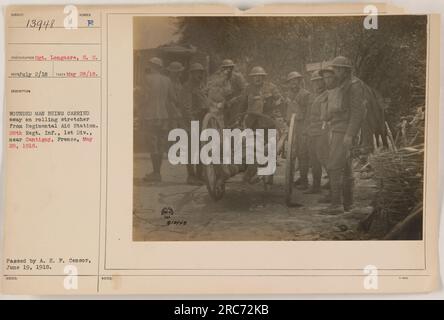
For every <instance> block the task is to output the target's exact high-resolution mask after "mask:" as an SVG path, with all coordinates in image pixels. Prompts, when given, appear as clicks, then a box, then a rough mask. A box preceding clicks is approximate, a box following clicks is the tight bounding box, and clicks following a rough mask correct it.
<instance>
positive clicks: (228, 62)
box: [221, 59, 234, 68]
mask: <svg viewBox="0 0 444 320" xmlns="http://www.w3.org/2000/svg"><path fill="white" fill-rule="evenodd" d="M221 67H222V68H231V67H234V62H233V60H231V59H225V60H224V61H222V66H221Z"/></svg>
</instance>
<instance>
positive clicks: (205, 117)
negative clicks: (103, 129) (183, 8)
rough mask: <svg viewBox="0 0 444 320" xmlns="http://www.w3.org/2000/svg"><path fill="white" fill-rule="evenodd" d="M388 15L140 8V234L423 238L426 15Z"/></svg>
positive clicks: (136, 23) (162, 237)
mask: <svg viewBox="0 0 444 320" xmlns="http://www.w3.org/2000/svg"><path fill="white" fill-rule="evenodd" d="M377 22H378V23H377V26H374V25H373V26H371V25H370V26H368V25H367V26H366V25H365V23H364V18H363V17H360V16H341V17H178V18H172V17H134V18H133V48H134V135H133V141H134V158H133V174H134V177H133V178H134V188H133V240H134V241H170V240H191V241H200V240H206V241H207V240H218V241H230V240H246V241H249V240H250V241H251V240H267V241H270V240H276V241H282V240H285V241H293V240H304V241H309V240H421V239H422V230H423V226H422V214H423V183H424V177H423V169H424V138H425V137H424V136H425V134H424V131H425V112H426V102H425V98H426V67H427V16H420V15H411V16H381V17H379V19H378V21H377ZM175 129H176V130H177V129H181V131H177V132H179V133H180V134H184V136H186V138H184V139H180V141H178V139H177V138H178V136H176V135H174V134H172V133H174V132H176V131H175ZM206 129H215V131H216V132H218V133H220V141H216V142H219V144H220V147H218V148H219V149H217V148H216V149H217V153H218V154H219V153H221V154H223V153H224V152H226V149H227V148H225V147H226V145H224V144H223V143H222V140H223V141H224V142H226V141H227V138H226V134H229V133H231V134H232V136H229V137H228V141H229V140H231V142H232V143H231V144H229V148H231V151H232V152H231V156H233V154H236V153H238V152H239V151H240V152H242V151H244V154H243V155H242V161H241V162H240V163H239V162H238V163H235V162H233V161H231V162H230V161H225V160H224V161H222V160H221V161H218V162H215V161H213V162H212V163H208V162H207V163H205V161H202V153H203V152H202V148H204V146H205V144H206V143H208V142H207V141H210V142H215V141H214V136H212V137H211V139H206V140H205V139H202V136H201V134H202V135H204V134H203V133H204V131H205V130H206ZM248 129H251V130H252V132H253V134H252V138H256V140H254V139H253V140H251V141H256V143H257V142H258V141H262V142H263V143H262V145H260V144H256V145H255V146H253V149H254V150H255V151H256V156H257V155H258V151H259V149H261V148H262V149H261V150H262V151H263V154H262V155H263V157H265V158H266V159H267V161H266V163H265V162H263V163H258V160H257V159H256V160H255V161H254V162H253V163H246V154H247V153H248V150H247V149H248V142H247V141H246V140H247V138H246V135H244V136H242V133H243V132H245V130H248ZM257 129H263V130H265V132H267V130H268V131H269V132H271V130H274V131H273V132H275V133H276V136H275V137H271V136H270V133H269V134H268V137H266V134H264V136H262V135H261V131H260V130H259V131H258V130H257ZM236 130H237V131H236ZM215 131H212V132H215ZM239 132H240V134H241V136H240V138H239V140H236V138H237V137H235V134H236V133H239ZM258 134H259V136H260V139H258ZM169 135H170V139H168V136H169ZM270 137H271V138H274V139H271V138H270ZM218 139H219V138H218ZM169 140H170V141H169ZM183 142H186V143H185V144H184V146H183V148H179V149H180V150H179V151H178V153H180V152H184V151H185V155H182V157H179V158H180V159H182V162H179V163H178V161H177V159H176V160H174V159H175V158H176V157H173V158H174V159H172V155H173V153H174V155H177V154H176V151H174V152H173V151H172V148H174V150H176V149H177V146H175V144H178V143H182V144H183ZM272 142H273V147H271V143H272ZM239 145H241V146H242V147H240V148H239V149H236V147H237V146H239ZM224 148H225V150H223V149H224ZM212 152H213V154H214V152H215V149H212ZM210 154H211V153H210ZM199 155H200V157H199ZM193 156H194V157H195V160H196V159H197V160H196V161H194V162H193V161H192V158H193ZM233 158H235V156H233V157H231V158H229V159H228V158H227V159H228V160H233ZM184 160H185V161H184ZM271 164H273V165H274V167H275V168H274V169H275V170H273V172H272V173H271V174H262V175H261V174H260V170H261V168H262V169H264V171H265V169H267V168H264V167H267V166H268V167H271Z"/></svg>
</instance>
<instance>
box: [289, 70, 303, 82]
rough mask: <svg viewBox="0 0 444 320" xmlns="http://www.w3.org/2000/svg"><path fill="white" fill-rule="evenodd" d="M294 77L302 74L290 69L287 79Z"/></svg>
mask: <svg viewBox="0 0 444 320" xmlns="http://www.w3.org/2000/svg"><path fill="white" fill-rule="evenodd" d="M296 78H302V75H301V74H300V73H299V72H297V71H292V72H290V73H289V74H288V76H287V81H290V80H291V79H296Z"/></svg>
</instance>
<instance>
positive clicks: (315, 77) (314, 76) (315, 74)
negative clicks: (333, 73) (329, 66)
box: [310, 70, 323, 81]
mask: <svg viewBox="0 0 444 320" xmlns="http://www.w3.org/2000/svg"><path fill="white" fill-rule="evenodd" d="M322 79H323V78H322V76H321V75H320V74H319V70H316V71H314V72H313V73H312V74H311V78H310V80H311V81H315V80H322Z"/></svg>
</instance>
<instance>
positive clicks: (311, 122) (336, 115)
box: [135, 56, 366, 214]
mask: <svg viewBox="0 0 444 320" xmlns="http://www.w3.org/2000/svg"><path fill="white" fill-rule="evenodd" d="M184 70H185V68H184V67H183V65H182V64H181V63H180V62H177V61H175V62H171V63H170V64H169V65H168V66H167V67H166V68H164V66H163V63H162V60H161V59H160V58H157V57H154V58H152V59H150V61H149V66H148V68H147V72H146V76H145V81H144V85H143V88H136V94H135V97H138V98H139V99H140V100H141V101H140V103H139V104H140V105H141V108H140V109H141V110H140V112H139V115H138V118H139V119H140V120H141V123H142V130H143V132H145V133H146V134H147V138H148V141H149V143H150V148H149V149H150V153H151V161H152V166H153V172H152V173H150V174H148V175H147V176H145V178H144V180H145V181H149V182H157V181H161V171H160V169H161V165H162V154H163V153H164V152H165V151H166V147H167V139H166V137H167V136H168V132H167V131H168V130H169V129H170V128H173V127H178V126H183V127H185V128H187V127H189V125H190V122H191V121H192V120H194V121H201V120H202V119H203V117H204V116H205V114H206V113H207V112H211V111H212V110H213V111H214V110H218V111H220V112H221V113H222V114H223V119H224V120H223V121H224V122H225V124H229V123H230V122H232V121H234V119H235V118H236V115H238V114H242V113H254V114H263V115H266V116H269V117H270V118H272V119H277V118H284V121H285V122H286V123H288V122H289V121H290V118H291V117H292V115H294V117H295V121H296V140H297V144H296V148H297V151H296V154H297V159H298V164H299V165H298V166H299V177H298V179H297V180H296V181H295V182H294V183H295V184H296V185H297V186H298V188H300V189H302V190H305V191H304V192H305V193H313V194H321V188H322V187H321V179H322V173H323V168H324V170H325V171H326V172H327V175H328V183H327V184H326V185H324V187H327V188H328V189H329V190H330V192H329V194H328V196H326V197H324V198H321V199H320V201H321V202H330V205H329V206H328V207H327V208H326V210H324V211H323V212H325V213H326V214H340V213H343V212H345V211H349V210H351V208H352V205H353V187H354V186H353V174H352V166H351V155H350V151H351V148H352V145H353V141H354V139H355V137H356V135H357V134H358V132H359V130H360V126H361V123H362V121H363V119H364V118H365V114H366V106H365V97H364V89H363V84H362V82H361V81H360V80H359V79H357V78H355V77H353V76H352V64H351V62H350V60H349V59H348V58H346V57H343V56H338V57H336V58H334V59H333V60H332V62H331V64H329V66H328V67H325V68H321V69H320V70H317V71H314V72H313V73H312V74H311V79H310V81H311V84H312V85H311V87H312V91H313V92H309V91H308V90H306V89H305V88H304V77H303V76H302V75H301V74H300V73H299V72H297V71H293V72H290V73H289V74H288V76H287V78H286V86H285V87H286V89H287V90H286V92H285V93H281V90H279V88H278V87H277V86H276V85H275V84H273V83H272V82H270V81H268V79H267V76H268V75H267V72H266V71H265V69H264V68H263V67H261V66H256V67H253V68H252V69H251V71H250V73H249V74H248V80H249V81H248V82H247V81H246V79H245V77H244V76H243V75H242V74H241V73H240V72H238V71H236V70H235V64H234V63H233V61H232V60H230V59H226V60H224V61H223V62H222V64H221V67H220V69H219V71H218V72H217V73H216V74H215V75H214V76H213V77H210V79H209V80H206V77H205V75H206V70H205V68H204V67H203V65H202V64H199V63H193V64H191V65H190V66H189V70H188V72H189V75H188V80H187V81H186V82H185V83H184V84H182V83H181V78H182V77H181V75H182V73H183V72H184ZM214 88H217V89H214ZM148 97H149V98H148ZM249 126H252V127H253V126H256V127H257V126H260V124H258V123H250V124H249ZM310 168H311V172H312V184H311V186H310V185H309V179H308V175H309V169H310ZM187 183H188V184H192V185H200V184H202V177H201V169H199V166H197V167H196V166H193V165H187Z"/></svg>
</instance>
